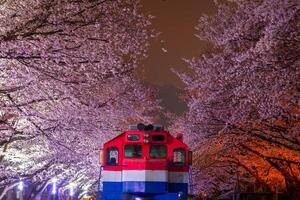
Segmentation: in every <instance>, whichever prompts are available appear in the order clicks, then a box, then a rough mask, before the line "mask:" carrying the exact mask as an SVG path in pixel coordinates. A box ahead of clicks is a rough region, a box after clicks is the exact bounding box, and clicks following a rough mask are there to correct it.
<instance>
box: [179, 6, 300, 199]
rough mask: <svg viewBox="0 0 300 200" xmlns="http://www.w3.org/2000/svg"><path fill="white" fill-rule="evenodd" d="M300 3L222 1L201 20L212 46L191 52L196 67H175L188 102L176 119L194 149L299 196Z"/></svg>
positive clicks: (201, 34) (200, 27)
mask: <svg viewBox="0 0 300 200" xmlns="http://www.w3.org/2000/svg"><path fill="white" fill-rule="evenodd" d="M299 10H300V5H299V2H298V1H295V0H271V1H265V0H257V1H233V2H229V3H228V2H227V4H222V5H218V12H217V14H216V15H215V16H211V17H210V16H203V17H201V19H200V20H199V23H198V25H197V27H196V29H197V31H198V32H197V37H199V38H200V39H202V40H208V41H209V42H211V44H212V45H214V50H213V51H212V52H211V53H210V54H206V55H203V56H201V57H200V58H194V59H191V60H187V63H188V64H189V66H190V68H191V69H192V70H193V72H194V73H193V74H192V75H189V74H185V73H177V74H178V75H179V76H180V77H181V79H182V80H183V81H184V82H185V83H186V84H187V88H186V92H187V93H186V97H185V99H186V100H187V102H188V106H189V111H188V113H187V114H186V116H185V119H184V120H181V121H183V122H184V123H182V122H178V123H179V124H181V125H182V126H183V127H184V128H183V129H184V130H185V131H186V132H187V133H190V136H189V137H190V143H191V145H192V146H193V147H194V149H195V151H197V152H198V153H200V154H201V156H202V157H203V156H204V157H205V156H206V157H208V158H209V159H213V161H212V162H211V163H212V164H211V165H210V170H211V168H214V167H216V166H217V165H214V163H216V164H219V163H220V162H221V163H223V165H228V167H225V168H224V170H225V169H226V170H229V171H231V170H234V168H236V167H235V166H238V167H239V168H238V169H239V170H243V171H244V173H248V174H250V175H251V176H252V177H254V178H255V179H256V180H257V181H259V182H261V183H262V184H264V185H265V186H266V187H268V188H269V189H270V190H273V191H275V188H276V187H277V185H278V186H281V187H282V188H283V189H284V190H285V191H287V193H288V195H290V197H289V198H290V199H298V198H299V192H297V188H299V186H300V168H299V164H300V163H299V160H300V151H299V150H300V135H299V133H300V131H299V130H300V126H299V125H300V124H299V122H300V121H299V119H300V118H299V108H300V107H299V94H300V93H299V91H300V90H299V89H300V88H299V85H300V84H299V83H300V82H299V81H300V79H299V73H300V71H299V64H300V60H299V52H300V49H299V48H300V46H299V35H300V32H299V30H300V29H299ZM178 127H180V126H178ZM197 159H198V157H197ZM202 161H203V159H202ZM225 163H227V164H225ZM202 164H203V163H202ZM202 164H201V163H199V165H196V167H198V168H199V169H201V166H202ZM218 169H220V168H218ZM224 170H222V171H223V172H222V173H224ZM217 171H220V170H217ZM211 178H215V177H214V176H211ZM212 182H213V183H214V184H215V182H214V181H212ZM225 182H227V183H229V182H230V177H229V179H228V180H227V181H225ZM200 183H201V179H200ZM219 186H220V185H219ZM220 187H221V186H220ZM206 188H207V187H206ZM220 189H221V190H222V188H220ZM232 189H233V188H232ZM297 193H298V194H297Z"/></svg>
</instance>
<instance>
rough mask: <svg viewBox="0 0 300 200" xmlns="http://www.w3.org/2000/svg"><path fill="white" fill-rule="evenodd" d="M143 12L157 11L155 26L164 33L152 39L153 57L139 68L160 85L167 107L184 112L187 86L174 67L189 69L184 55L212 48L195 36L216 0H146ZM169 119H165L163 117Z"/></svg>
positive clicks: (170, 109) (154, 12) (186, 56)
mask: <svg viewBox="0 0 300 200" xmlns="http://www.w3.org/2000/svg"><path fill="white" fill-rule="evenodd" d="M142 4H143V12H144V13H146V14H151V15H154V16H155V17H156V18H155V19H154V20H153V27H154V28H155V29H156V30H157V31H159V32H160V33H161V34H160V35H159V37H158V38H156V39H153V40H152V41H151V46H150V51H149V57H148V58H147V59H145V60H144V61H143V62H142V63H141V66H140V68H139V70H140V71H141V72H140V73H143V75H144V76H143V77H144V79H145V82H147V83H148V84H151V85H154V86H155V87H158V88H159V97H160V98H161V99H162V103H161V105H162V106H163V107H164V108H165V111H171V112H175V113H178V114H180V113H183V112H184V111H185V110H186V105H185V104H184V103H183V102H182V101H180V100H179V99H178V95H179V94H180V92H181V89H182V88H183V87H184V85H183V83H182V82H181V81H180V80H179V78H178V77H177V76H176V75H175V74H173V73H172V72H171V71H170V68H175V69H178V70H187V65H186V64H185V63H184V61H183V60H182V58H192V57H194V56H199V55H200V54H201V53H202V52H204V51H205V50H206V49H208V48H209V45H208V43H207V42H205V41H200V40H199V39H198V38H196V37H195V36H194V34H195V33H196V30H195V28H194V27H195V25H196V24H197V21H198V19H199V17H200V16H201V15H202V14H209V15H211V14H213V13H214V12H215V10H216V7H215V5H214V2H213V0H142ZM162 122H163V123H165V120H162Z"/></svg>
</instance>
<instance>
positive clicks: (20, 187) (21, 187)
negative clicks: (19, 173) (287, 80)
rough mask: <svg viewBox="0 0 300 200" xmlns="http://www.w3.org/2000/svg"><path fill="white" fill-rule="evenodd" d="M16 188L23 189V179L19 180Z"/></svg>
mask: <svg viewBox="0 0 300 200" xmlns="http://www.w3.org/2000/svg"><path fill="white" fill-rule="evenodd" d="M18 190H20V191H23V190H24V183H23V181H20V182H19V185H18Z"/></svg>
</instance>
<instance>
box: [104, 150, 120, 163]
mask: <svg viewBox="0 0 300 200" xmlns="http://www.w3.org/2000/svg"><path fill="white" fill-rule="evenodd" d="M118 160H119V152H118V149H117V148H116V147H110V148H108V149H107V150H106V164H107V165H118Z"/></svg>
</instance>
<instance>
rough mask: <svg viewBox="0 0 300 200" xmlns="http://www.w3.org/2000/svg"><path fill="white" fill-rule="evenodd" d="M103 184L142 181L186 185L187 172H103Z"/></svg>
mask: <svg viewBox="0 0 300 200" xmlns="http://www.w3.org/2000/svg"><path fill="white" fill-rule="evenodd" d="M103 181H104V182H122V181H142V182H145V181H147V182H169V183H188V172H168V171H166V170H123V171H103Z"/></svg>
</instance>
